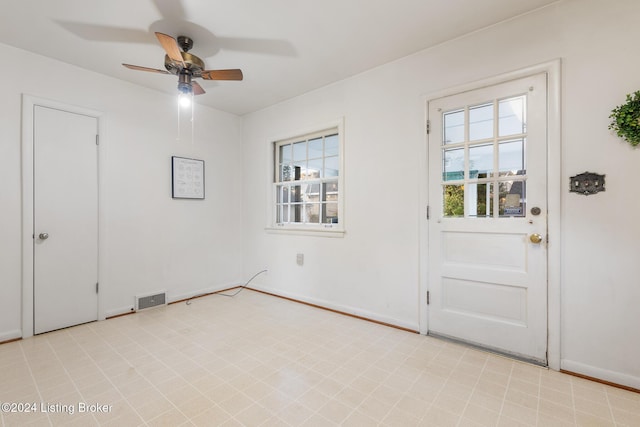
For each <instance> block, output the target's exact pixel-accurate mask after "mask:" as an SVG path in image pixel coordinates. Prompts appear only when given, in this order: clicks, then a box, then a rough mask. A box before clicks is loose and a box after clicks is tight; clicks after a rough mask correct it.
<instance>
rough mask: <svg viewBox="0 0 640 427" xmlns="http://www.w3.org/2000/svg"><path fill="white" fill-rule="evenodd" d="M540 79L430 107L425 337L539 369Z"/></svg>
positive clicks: (543, 166) (542, 280)
mask: <svg viewBox="0 0 640 427" xmlns="http://www.w3.org/2000/svg"><path fill="white" fill-rule="evenodd" d="M546 97H547V89H546V74H539V75H535V76H531V77H527V78H523V79H518V80H513V81H510V82H507V83H503V84H500V85H496V86H490V87H485V88H481V89H477V90H474V91H469V92H464V93H460V94H457V95H453V96H448V97H444V98H440V99H436V100H433V101H430V102H429V119H430V125H431V132H430V135H429V171H430V172H429V204H430V211H431V218H430V220H429V261H428V265H429V274H428V289H429V305H428V329H429V333H430V334H433V335H441V336H446V337H451V338H455V339H458V340H462V341H466V342H469V343H473V344H477V345H480V346H484V347H487V348H491V349H494V350H498V351H500V352H504V353H508V354H512V355H514V356H518V357H522V358H526V359H529V360H533V361H536V362H538V363H543V364H546V362H547V354H546V353H547V246H546V243H547V163H546V153H547V138H546V104H547V103H546Z"/></svg>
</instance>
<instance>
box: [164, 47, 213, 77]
mask: <svg viewBox="0 0 640 427" xmlns="http://www.w3.org/2000/svg"><path fill="white" fill-rule="evenodd" d="M180 53H181V54H182V60H183V61H184V67H183V66H182V64H181V63H179V62H176V61H173V60H172V59H171V58H169V55H165V56H164V68H166V69H167V71H168V72H170V73H171V74H180V72H181V71H182V70H189V71H190V72H191V74H192V75H193V76H194V77H200V76H202V71H203V70H204V61H203V60H202V59H200V58H198V57H197V56H195V55H192V54H190V53H187V52H180Z"/></svg>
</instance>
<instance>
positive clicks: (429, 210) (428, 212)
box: [427, 205, 431, 219]
mask: <svg viewBox="0 0 640 427" xmlns="http://www.w3.org/2000/svg"><path fill="white" fill-rule="evenodd" d="M429 218H431V206H429V205H427V219H429Z"/></svg>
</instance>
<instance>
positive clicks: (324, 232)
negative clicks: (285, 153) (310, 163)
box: [265, 118, 345, 237]
mask: <svg viewBox="0 0 640 427" xmlns="http://www.w3.org/2000/svg"><path fill="white" fill-rule="evenodd" d="M336 130H337V133H338V167H339V174H338V177H337V182H338V189H339V190H338V215H339V222H338V223H337V224H330V223H318V224H308V223H307V224H305V223H277V222H276V220H277V212H276V210H277V188H278V184H281V183H279V182H278V181H277V173H278V165H277V164H276V161H278V158H277V156H278V153H277V149H276V147H277V146H278V144H282V143H286V142H294V141H295V140H299V139H301V138H304V139H305V140H308V139H313V138H314V137H318V136H326V135H329V134H330V132H331V131H336ZM344 140H345V139H344V119H343V118H340V119H338V120H334V121H331V122H328V123H325V124H321V125H315V126H313V127H309V128H307V129H303V130H299V131H297V132H290V133H287V134H286V135H283V136H280V137H274V138H269V142H268V147H269V155H268V156H267V157H268V159H269V167H268V173H269V178H268V182H267V185H268V187H269V190H268V194H269V200H268V201H267V210H268V213H267V225H266V227H265V231H267V232H268V233H275V234H293V235H308V236H320V237H343V236H344V234H345V211H344V194H345V187H344ZM314 181H315V180H314ZM290 182H292V183H293V182H295V181H290ZM318 182H324V181H323V180H321V179H319V180H318Z"/></svg>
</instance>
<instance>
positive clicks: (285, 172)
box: [278, 164, 293, 182]
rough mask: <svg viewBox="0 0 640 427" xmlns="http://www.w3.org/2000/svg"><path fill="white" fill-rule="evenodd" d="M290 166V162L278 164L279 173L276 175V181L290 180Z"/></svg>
mask: <svg viewBox="0 0 640 427" xmlns="http://www.w3.org/2000/svg"><path fill="white" fill-rule="evenodd" d="M291 171H292V168H291V165H290V164H285V165H280V175H279V176H278V181H279V182H283V181H291V178H293V176H292V173H291Z"/></svg>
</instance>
